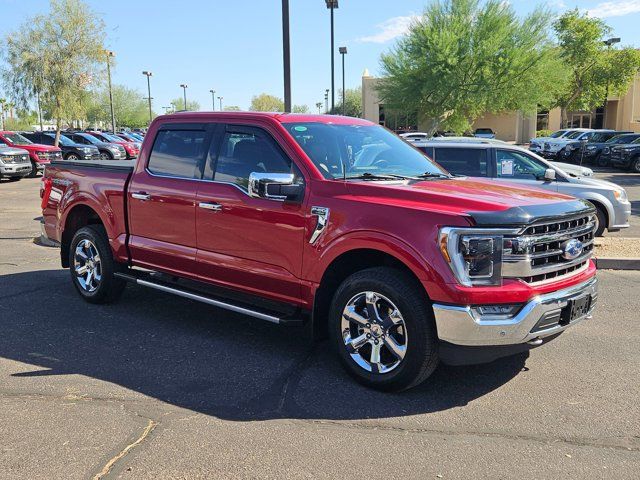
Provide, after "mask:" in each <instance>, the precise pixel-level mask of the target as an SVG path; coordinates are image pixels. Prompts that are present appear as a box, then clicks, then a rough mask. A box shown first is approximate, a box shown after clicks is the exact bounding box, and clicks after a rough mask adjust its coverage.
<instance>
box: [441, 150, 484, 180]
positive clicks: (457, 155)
mask: <svg viewBox="0 0 640 480" xmlns="http://www.w3.org/2000/svg"><path fill="white" fill-rule="evenodd" d="M433 150H434V151H433V155H434V157H433V160H435V162H436V163H439V164H440V165H442V166H443V167H444V168H445V169H446V170H447V171H449V172H450V173H453V174H454V175H466V176H469V177H490V176H491V174H492V165H491V163H490V161H489V149H486V148H471V147H452V146H451V147H439V146H438V147H434V149H433Z"/></svg>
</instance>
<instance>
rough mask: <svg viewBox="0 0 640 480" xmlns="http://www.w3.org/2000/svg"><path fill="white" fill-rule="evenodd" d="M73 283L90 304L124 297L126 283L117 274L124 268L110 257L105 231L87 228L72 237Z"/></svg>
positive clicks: (97, 228) (102, 228) (100, 228)
mask: <svg viewBox="0 0 640 480" xmlns="http://www.w3.org/2000/svg"><path fill="white" fill-rule="evenodd" d="M69 266H70V271H71V281H72V282H73V285H74V286H75V287H76V290H77V291H78V293H80V295H81V296H82V298H84V299H85V300H86V301H87V302H89V303H109V302H113V301H115V300H117V299H118V298H119V297H120V295H121V294H122V292H123V290H124V287H125V285H126V284H125V281H124V280H122V279H120V278H117V277H116V276H115V275H114V274H115V272H116V271H118V270H120V269H121V268H122V267H121V266H120V265H119V264H118V263H116V261H115V260H114V259H113V254H112V253H111V247H110V246H109V240H108V238H107V233H106V232H105V230H104V227H102V226H98V225H88V226H86V227H83V228H81V229H80V230H78V231H77V232H76V234H75V235H74V236H73V240H72V241H71V248H70V249H69Z"/></svg>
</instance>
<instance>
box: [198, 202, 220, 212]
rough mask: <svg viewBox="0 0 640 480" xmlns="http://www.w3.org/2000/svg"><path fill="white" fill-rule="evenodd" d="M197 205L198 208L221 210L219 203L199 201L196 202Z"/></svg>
mask: <svg viewBox="0 0 640 480" xmlns="http://www.w3.org/2000/svg"><path fill="white" fill-rule="evenodd" d="M198 206H199V207H200V208H204V209H205V210H212V211H214V212H221V211H222V205H220V204H219V203H209V202H200V203H198Z"/></svg>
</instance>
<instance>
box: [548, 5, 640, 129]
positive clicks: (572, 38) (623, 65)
mask: <svg viewBox="0 0 640 480" xmlns="http://www.w3.org/2000/svg"><path fill="white" fill-rule="evenodd" d="M554 29H555V32H556V35H557V36H558V42H559V47H560V52H561V56H562V60H563V61H564V62H565V65H566V66H565V69H566V70H569V71H570V80H569V82H568V83H567V84H566V87H565V88H564V89H563V90H562V92H560V94H559V95H558V98H557V105H558V106H559V107H560V109H561V115H562V125H563V126H566V125H567V111H569V110H592V109H594V108H596V107H598V106H600V105H602V104H603V103H604V101H605V99H606V97H607V96H608V93H610V92H611V93H614V94H616V95H622V94H624V93H625V92H626V91H627V90H628V89H629V86H630V85H631V82H632V81H633V79H634V78H635V76H636V74H637V72H638V69H639V68H640V52H638V51H637V50H636V49H635V48H631V47H627V48H622V49H611V48H609V47H607V45H606V44H605V43H604V41H605V39H606V37H607V36H608V35H609V34H610V33H611V28H609V26H607V24H606V23H604V22H603V21H602V20H601V19H599V18H592V17H589V16H588V15H587V14H583V13H580V12H579V11H578V9H575V10H572V11H569V12H566V13H565V14H564V15H562V16H561V17H560V18H558V20H557V21H556V22H555V24H554Z"/></svg>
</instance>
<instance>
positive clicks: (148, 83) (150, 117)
mask: <svg viewBox="0 0 640 480" xmlns="http://www.w3.org/2000/svg"><path fill="white" fill-rule="evenodd" d="M142 74H143V75H144V76H146V77H147V93H148V94H149V124H151V121H152V120H153V113H151V80H150V79H149V78H150V77H151V75H153V73H151V72H147V71H144V72H142Z"/></svg>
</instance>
